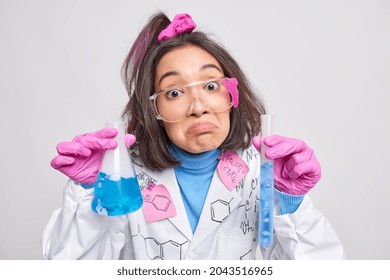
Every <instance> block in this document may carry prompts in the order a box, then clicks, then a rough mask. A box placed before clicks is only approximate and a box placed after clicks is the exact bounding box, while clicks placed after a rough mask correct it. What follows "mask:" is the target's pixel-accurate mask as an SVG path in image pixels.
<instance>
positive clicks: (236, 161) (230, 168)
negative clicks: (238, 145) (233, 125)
mask: <svg viewBox="0 0 390 280" xmlns="http://www.w3.org/2000/svg"><path fill="white" fill-rule="evenodd" d="M217 169H218V174H219V177H220V178H221V180H222V182H223V184H224V185H225V186H226V188H228V189H229V191H232V190H233V189H234V188H235V187H236V186H237V185H238V183H239V182H240V181H241V180H242V178H244V177H245V175H246V174H248V172H249V167H248V165H246V163H245V162H244V161H243V160H242V159H241V158H240V157H239V156H238V155H237V153H236V152H234V151H230V150H226V151H223V152H222V153H221V155H220V156H219V163H218V166H217Z"/></svg>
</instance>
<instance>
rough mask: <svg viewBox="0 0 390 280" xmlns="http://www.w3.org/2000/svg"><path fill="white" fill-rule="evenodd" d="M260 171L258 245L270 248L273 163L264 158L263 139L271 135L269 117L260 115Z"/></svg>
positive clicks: (270, 120)
mask: <svg viewBox="0 0 390 280" xmlns="http://www.w3.org/2000/svg"><path fill="white" fill-rule="evenodd" d="M260 118H261V155H260V159H261V170H260V212H259V244H260V246H261V247H264V248H266V247H270V246H271V245H272V242H273V221H274V218H273V209H274V162H273V160H271V159H268V158H267V157H266V156H265V152H266V151H267V149H268V147H267V146H266V145H265V144H264V138H265V137H267V136H270V135H271V134H272V131H271V129H272V117H271V115H261V116H260Z"/></svg>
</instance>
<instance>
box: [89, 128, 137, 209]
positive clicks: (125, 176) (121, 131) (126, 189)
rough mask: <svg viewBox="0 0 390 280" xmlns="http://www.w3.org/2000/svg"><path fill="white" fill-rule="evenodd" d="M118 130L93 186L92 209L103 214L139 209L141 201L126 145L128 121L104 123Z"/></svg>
mask: <svg viewBox="0 0 390 280" xmlns="http://www.w3.org/2000/svg"><path fill="white" fill-rule="evenodd" d="M106 127H114V128H116V129H117V130H118V135H117V136H116V137H115V140H116V141H117V143H118V146H117V147H116V148H115V149H114V150H107V151H106V152H105V153H104V157H103V161H102V165H101V167H100V170H99V174H98V178H97V181H96V184H95V188H94V196H93V199H92V205H91V206H92V210H93V211H95V212H96V213H98V214H100V215H104V216H119V215H125V214H128V213H131V212H134V211H136V210H138V209H139V208H141V206H142V203H143V200H142V195H141V192H140V188H139V184H138V180H137V177H136V174H135V171H134V167H133V164H132V162H131V159H130V156H129V154H128V151H127V148H126V144H125V133H126V127H127V123H125V122H113V123H106Z"/></svg>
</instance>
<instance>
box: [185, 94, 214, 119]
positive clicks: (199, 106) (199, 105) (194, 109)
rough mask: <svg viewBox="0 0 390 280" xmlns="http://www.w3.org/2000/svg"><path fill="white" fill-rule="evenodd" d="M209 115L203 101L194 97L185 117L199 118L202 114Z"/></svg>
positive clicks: (208, 110)
mask: <svg viewBox="0 0 390 280" xmlns="http://www.w3.org/2000/svg"><path fill="white" fill-rule="evenodd" d="M209 113H210V109H209V107H208V106H207V105H206V104H205V103H204V101H203V100H202V99H201V98H199V97H195V98H194V99H193V100H192V103H191V106H190V108H189V110H188V114H187V116H195V117H201V116H202V115H203V114H209Z"/></svg>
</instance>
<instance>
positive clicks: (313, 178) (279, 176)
mask: <svg viewBox="0 0 390 280" xmlns="http://www.w3.org/2000/svg"><path fill="white" fill-rule="evenodd" d="M252 142H253V145H254V146H255V148H256V149H257V150H258V151H259V152H260V149H261V144H260V143H261V137H260V136H256V137H254V138H253V141H252ZM264 144H265V145H267V146H268V147H269V148H268V149H267V151H266V153H265V155H266V157H267V158H269V159H273V160H274V171H275V187H276V188H277V189H278V190H279V191H281V192H284V193H288V194H292V195H303V194H306V193H307V192H308V191H309V190H311V189H312V188H313V187H314V186H315V184H316V183H317V182H318V181H319V180H320V178H321V166H320V163H319V162H318V160H317V159H316V157H315V155H314V152H313V150H312V149H311V148H310V147H308V146H307V145H306V144H305V142H303V141H301V140H298V139H293V138H288V137H283V136H278V135H271V136H269V137H266V138H264Z"/></svg>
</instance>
